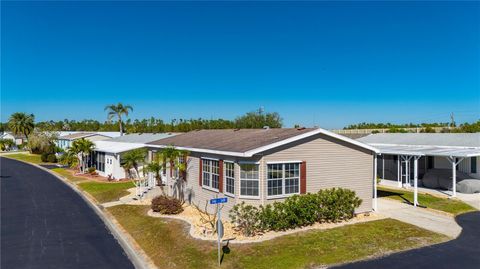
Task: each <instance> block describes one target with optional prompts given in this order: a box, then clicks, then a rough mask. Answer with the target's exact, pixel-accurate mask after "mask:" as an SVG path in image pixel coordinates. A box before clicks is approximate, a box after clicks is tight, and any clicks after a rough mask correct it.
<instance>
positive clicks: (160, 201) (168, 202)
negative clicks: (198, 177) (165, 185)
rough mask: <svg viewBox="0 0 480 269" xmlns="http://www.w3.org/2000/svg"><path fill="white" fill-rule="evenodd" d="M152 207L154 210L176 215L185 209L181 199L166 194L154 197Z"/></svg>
mask: <svg viewBox="0 0 480 269" xmlns="http://www.w3.org/2000/svg"><path fill="white" fill-rule="evenodd" d="M151 208H152V210H153V212H158V213H161V214H166V215H176V214H179V213H181V212H182V211H183V207H182V202H181V201H180V200H179V199H177V198H174V197H168V196H165V195H161V196H157V197H155V198H153V199H152V206H151Z"/></svg>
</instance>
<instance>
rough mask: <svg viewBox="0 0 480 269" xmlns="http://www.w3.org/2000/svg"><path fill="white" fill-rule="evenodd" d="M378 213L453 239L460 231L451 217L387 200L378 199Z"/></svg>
mask: <svg viewBox="0 0 480 269" xmlns="http://www.w3.org/2000/svg"><path fill="white" fill-rule="evenodd" d="M378 213H380V214H382V215H384V216H386V217H389V218H392V219H397V220H399V221H403V222H406V223H409V224H412V225H415V226H418V227H421V228H424V229H427V230H430V231H433V232H436V233H441V234H445V235H447V236H450V237H453V238H456V237H457V236H458V235H459V234H460V232H461V231H462V228H461V227H460V226H459V225H458V224H457V223H456V222H455V219H454V217H453V216H450V215H448V214H443V213H440V212H438V213H437V212H434V211H432V210H428V209H424V208H419V207H417V208H415V207H413V206H411V205H409V204H405V203H402V202H399V201H393V200H389V199H387V198H379V199H378Z"/></svg>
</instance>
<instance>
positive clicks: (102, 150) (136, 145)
mask: <svg viewBox="0 0 480 269" xmlns="http://www.w3.org/2000/svg"><path fill="white" fill-rule="evenodd" d="M174 135H176V134H174V133H142V134H127V135H124V136H120V137H116V138H112V139H108V140H103V141H95V142H94V143H95V153H94V154H93V163H94V164H95V168H96V170H97V173H98V174H99V175H100V176H103V177H110V178H112V179H122V178H125V177H126V175H125V170H124V169H123V168H122V155H123V154H124V153H126V152H128V151H131V150H134V149H140V148H145V147H146V145H145V143H148V142H152V141H156V140H159V139H163V138H167V137H170V136H174Z"/></svg>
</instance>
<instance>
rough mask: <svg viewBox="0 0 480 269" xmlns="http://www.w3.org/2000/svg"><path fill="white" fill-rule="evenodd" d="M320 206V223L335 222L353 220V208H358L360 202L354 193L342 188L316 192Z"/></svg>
mask: <svg viewBox="0 0 480 269" xmlns="http://www.w3.org/2000/svg"><path fill="white" fill-rule="evenodd" d="M318 202H319V204H320V211H319V216H320V221H326V222H337V221H341V220H346V219H350V218H353V216H354V214H355V208H357V207H359V206H360V204H361V203H362V200H361V199H360V198H358V197H357V196H356V195H355V192H354V191H351V190H348V189H342V188H338V189H337V188H333V189H327V190H320V191H319V192H318Z"/></svg>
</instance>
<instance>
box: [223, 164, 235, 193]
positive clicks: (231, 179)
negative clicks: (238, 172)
mask: <svg viewBox="0 0 480 269" xmlns="http://www.w3.org/2000/svg"><path fill="white" fill-rule="evenodd" d="M225 193H229V194H232V195H235V164H234V163H231V162H225Z"/></svg>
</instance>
